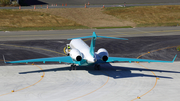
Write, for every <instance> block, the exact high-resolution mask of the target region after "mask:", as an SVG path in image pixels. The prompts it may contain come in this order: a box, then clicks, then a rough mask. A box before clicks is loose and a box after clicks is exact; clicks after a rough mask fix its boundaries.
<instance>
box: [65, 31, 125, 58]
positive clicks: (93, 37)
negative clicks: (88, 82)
mask: <svg viewBox="0 0 180 101" xmlns="http://www.w3.org/2000/svg"><path fill="white" fill-rule="evenodd" d="M98 37H99V38H110V39H120V40H128V39H125V38H116V37H107V36H97V35H96V33H95V32H93V34H92V36H84V37H77V38H70V39H67V40H72V39H85V38H92V39H91V45H90V54H91V55H92V56H94V49H95V43H96V39H97V38H98Z"/></svg>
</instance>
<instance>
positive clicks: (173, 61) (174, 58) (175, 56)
mask: <svg viewBox="0 0 180 101" xmlns="http://www.w3.org/2000/svg"><path fill="white" fill-rule="evenodd" d="M176 57H177V54H176V55H175V57H174V59H173V60H172V62H174V60H175V59H176Z"/></svg>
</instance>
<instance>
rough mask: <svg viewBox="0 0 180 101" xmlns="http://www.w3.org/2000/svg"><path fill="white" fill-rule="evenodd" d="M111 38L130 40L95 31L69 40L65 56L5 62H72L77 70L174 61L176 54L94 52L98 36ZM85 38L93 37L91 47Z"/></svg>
mask: <svg viewBox="0 0 180 101" xmlns="http://www.w3.org/2000/svg"><path fill="white" fill-rule="evenodd" d="M98 37H99V38H111V39H120V40H128V39H125V38H116V37H106V36H97V35H96V33H95V32H93V34H92V36H85V37H78V38H71V39H68V40H71V41H70V44H67V49H66V53H67V56H63V57H50V58H37V59H28V60H18V61H9V62H6V61H5V58H4V56H3V58H4V62H5V63H34V62H43V63H46V62H59V63H61V62H64V63H68V64H71V70H76V65H78V66H94V68H95V69H96V70H99V69H100V64H102V63H109V62H129V63H131V62H148V63H150V62H164V63H173V62H174V60H175V58H176V56H177V55H176V56H175V57H174V59H173V60H172V61H162V60H148V59H136V58H124V57H109V53H108V51H107V50H106V49H104V48H100V49H99V50H98V51H97V52H94V49H95V43H96V39H97V38H98ZM85 38H91V44H90V47H89V46H88V45H87V44H86V43H85V42H84V41H83V40H82V39H85Z"/></svg>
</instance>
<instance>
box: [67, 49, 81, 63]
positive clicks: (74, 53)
mask: <svg viewBox="0 0 180 101" xmlns="http://www.w3.org/2000/svg"><path fill="white" fill-rule="evenodd" d="M70 57H71V58H72V59H74V60H76V61H81V60H82V58H83V54H82V53H81V52H80V51H79V50H77V49H71V50H70Z"/></svg>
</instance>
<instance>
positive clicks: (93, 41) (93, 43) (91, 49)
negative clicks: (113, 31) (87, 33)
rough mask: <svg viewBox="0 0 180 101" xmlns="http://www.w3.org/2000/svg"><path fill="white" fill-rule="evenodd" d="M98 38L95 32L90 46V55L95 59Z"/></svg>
mask: <svg viewBox="0 0 180 101" xmlns="http://www.w3.org/2000/svg"><path fill="white" fill-rule="evenodd" d="M96 38H97V35H96V33H95V32H93V34H92V39H91V45H90V54H91V55H92V56H93V57H94V49H95V43H96Z"/></svg>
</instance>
